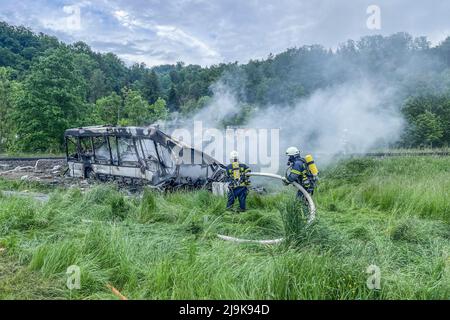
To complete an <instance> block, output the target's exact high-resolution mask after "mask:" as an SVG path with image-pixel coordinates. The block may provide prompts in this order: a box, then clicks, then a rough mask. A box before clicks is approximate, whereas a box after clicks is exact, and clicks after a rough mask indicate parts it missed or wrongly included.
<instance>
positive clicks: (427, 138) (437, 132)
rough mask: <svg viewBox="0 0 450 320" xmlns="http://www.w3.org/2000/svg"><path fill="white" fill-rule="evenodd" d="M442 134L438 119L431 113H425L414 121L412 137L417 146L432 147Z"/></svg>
mask: <svg viewBox="0 0 450 320" xmlns="http://www.w3.org/2000/svg"><path fill="white" fill-rule="evenodd" d="M443 133H444V130H443V128H442V124H441V122H440V119H439V118H438V117H437V116H436V115H435V114H434V113H432V112H430V111H425V112H424V113H422V114H420V115H419V116H417V118H416V119H415V120H414V127H413V132H412V135H413V137H414V139H415V142H416V144H418V145H427V146H431V147H432V146H433V144H434V143H437V142H439V141H440V139H441V138H442V136H443Z"/></svg>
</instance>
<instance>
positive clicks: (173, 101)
mask: <svg viewBox="0 0 450 320" xmlns="http://www.w3.org/2000/svg"><path fill="white" fill-rule="evenodd" d="M167 106H168V107H169V110H170V111H175V110H178V107H179V106H180V99H179V98H178V92H177V89H175V86H173V85H172V87H170V90H169V95H168V98H167Z"/></svg>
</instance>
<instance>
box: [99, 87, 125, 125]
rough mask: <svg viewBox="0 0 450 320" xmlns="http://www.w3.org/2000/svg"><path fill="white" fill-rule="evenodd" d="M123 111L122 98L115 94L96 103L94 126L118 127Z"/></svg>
mask: <svg viewBox="0 0 450 320" xmlns="http://www.w3.org/2000/svg"><path fill="white" fill-rule="evenodd" d="M121 112H122V113H123V111H122V98H121V97H120V96H119V95H118V94H117V93H115V92H113V93H112V94H111V95H109V96H107V97H103V98H101V99H99V100H97V102H96V103H95V109H94V116H93V120H94V121H93V123H92V124H93V125H94V124H109V125H117V124H118V121H119V119H120V114H121Z"/></svg>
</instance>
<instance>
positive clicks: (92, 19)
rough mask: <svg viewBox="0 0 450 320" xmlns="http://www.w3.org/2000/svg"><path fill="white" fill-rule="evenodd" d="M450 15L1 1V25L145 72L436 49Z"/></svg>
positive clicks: (320, 3) (151, 0) (227, 4)
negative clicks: (350, 49) (415, 46)
mask: <svg viewBox="0 0 450 320" xmlns="http://www.w3.org/2000/svg"><path fill="white" fill-rule="evenodd" d="M449 16H450V1H442V0H439V1H438V0H428V1H424V0H416V1H411V0H371V1H367V0H352V1H350V0H339V1H337V0H336V1H331V0H276V1H275V0H272V1H269V0H78V1H77V0H66V1H64V0H34V1H31V0H23V1H20V2H19V1H17V0H0V20H3V21H6V22H7V23H9V24H13V25H24V26H26V27H29V28H31V29H32V30H33V31H35V32H43V33H46V34H50V35H54V36H56V37H58V38H59V39H60V40H62V41H64V42H66V43H73V42H76V41H84V42H86V43H87V44H89V45H90V46H91V47H92V48H93V49H94V50H96V51H100V52H113V53H115V54H117V55H118V56H119V57H120V58H122V59H123V60H124V61H125V62H126V63H127V64H131V63H134V62H144V63H145V64H147V65H148V66H154V65H160V64H173V63H176V62H178V61H183V62H185V63H187V64H199V65H202V66H208V65H212V64H217V63H221V62H234V61H238V62H240V63H246V62H247V61H248V60H250V59H263V58H266V57H267V56H268V55H269V54H270V53H273V54H277V53H279V52H282V51H284V50H286V49H287V48H292V47H300V46H302V45H311V44H321V45H323V46H325V47H326V48H332V49H334V48H336V47H338V45H339V44H340V43H343V42H345V41H346V40H348V39H353V40H357V39H359V38H360V37H361V36H365V35H374V34H382V35H390V34H392V33H395V32H403V31H404V32H408V33H410V34H412V35H413V36H427V37H428V39H429V40H430V41H431V44H432V45H436V44H438V43H439V42H440V41H443V40H444V39H445V38H446V37H447V36H450V19H449V18H448V17H449Z"/></svg>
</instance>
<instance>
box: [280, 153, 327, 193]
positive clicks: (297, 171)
mask: <svg viewBox="0 0 450 320" xmlns="http://www.w3.org/2000/svg"><path fill="white" fill-rule="evenodd" d="M286 156H288V157H289V160H288V168H287V170H286V178H285V179H283V180H284V182H285V183H286V184H289V183H291V182H294V181H295V182H298V183H299V184H300V185H301V186H302V187H303V188H305V190H306V191H307V192H308V193H309V194H311V195H312V194H313V193H314V187H315V184H316V182H317V175H318V173H319V172H318V170H317V167H316V165H315V164H314V160H313V158H312V156H311V155H307V156H306V157H305V158H302V157H301V156H300V151H299V150H298V149H297V148H296V147H289V148H288V149H287V150H286ZM297 196H298V197H299V198H303V194H302V193H301V192H300V191H299V192H298V193H297Z"/></svg>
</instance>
